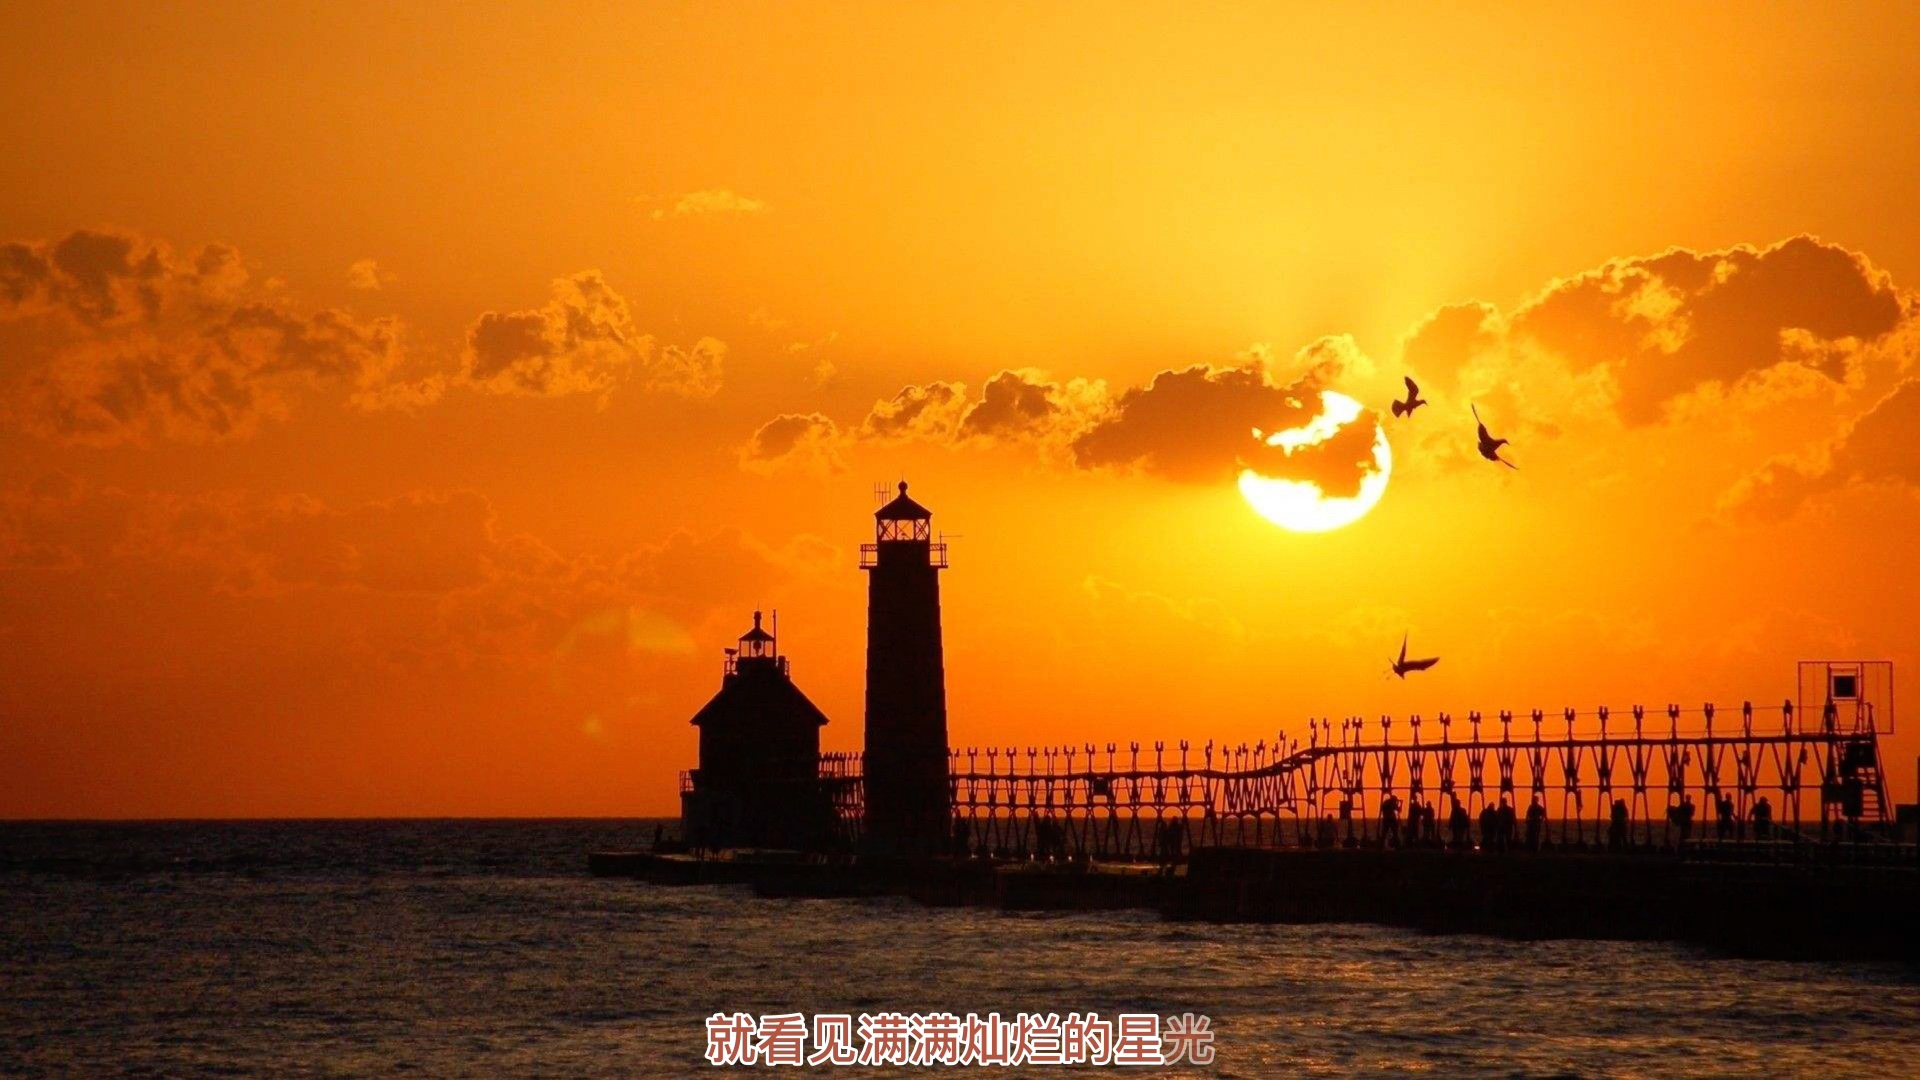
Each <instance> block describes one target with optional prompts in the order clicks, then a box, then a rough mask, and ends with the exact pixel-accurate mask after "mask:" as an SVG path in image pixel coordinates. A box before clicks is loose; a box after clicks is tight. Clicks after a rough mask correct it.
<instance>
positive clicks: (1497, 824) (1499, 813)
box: [1493, 795, 1520, 851]
mask: <svg viewBox="0 0 1920 1080" xmlns="http://www.w3.org/2000/svg"><path fill="white" fill-rule="evenodd" d="M1493 827H1494V828H1495V829H1496V830H1497V831H1498V832H1499V834H1500V835H1499V837H1498V838H1497V839H1498V841H1499V850H1501V851H1511V850H1512V849H1513V842H1514V841H1515V840H1516V839H1518V838H1519V836H1520V828H1519V819H1518V818H1516V817H1515V816H1514V812H1513V804H1512V803H1510V802H1508V801H1507V797H1506V796H1505V795H1502V796H1500V808H1499V809H1498V810H1495V811H1494V816H1493Z"/></svg>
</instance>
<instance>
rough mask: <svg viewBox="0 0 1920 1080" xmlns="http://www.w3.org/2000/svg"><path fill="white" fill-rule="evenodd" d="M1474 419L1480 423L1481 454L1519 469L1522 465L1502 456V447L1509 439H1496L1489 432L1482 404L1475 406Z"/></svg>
mask: <svg viewBox="0 0 1920 1080" xmlns="http://www.w3.org/2000/svg"><path fill="white" fill-rule="evenodd" d="M1473 420H1474V423H1477V424H1479V425H1480V456H1481V457H1483V458H1486V459H1487V460H1488V461H1497V462H1499V463H1500V464H1502V465H1505V466H1506V467H1507V468H1509V469H1518V468H1519V467H1520V466H1518V465H1515V464H1514V463H1513V462H1511V461H1508V460H1507V459H1506V458H1503V457H1501V456H1500V448H1501V447H1503V446H1505V445H1507V440H1505V439H1496V438H1494V437H1493V436H1492V435H1490V434H1488V432H1487V425H1486V422H1485V421H1483V420H1481V419H1480V406H1478V405H1475V406H1474V407H1473Z"/></svg>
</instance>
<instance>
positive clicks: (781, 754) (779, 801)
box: [680, 611, 833, 850]
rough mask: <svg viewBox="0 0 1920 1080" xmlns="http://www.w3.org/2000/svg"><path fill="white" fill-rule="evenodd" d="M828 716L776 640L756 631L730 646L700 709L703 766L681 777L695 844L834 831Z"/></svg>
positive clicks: (810, 839) (799, 843)
mask: <svg viewBox="0 0 1920 1080" xmlns="http://www.w3.org/2000/svg"><path fill="white" fill-rule="evenodd" d="M826 722H827V718H826V715H825V714H823V713H822V712H821V711H820V710H819V709H818V708H816V707H815V706H814V704H813V702H811V701H809V700H807V695H805V694H803V693H801V692H800V688H799V687H798V686H795V685H794V683H793V674H792V671H791V670H790V668H789V667H788V664H787V658H786V657H785V656H782V655H781V654H780V647H779V642H778V641H776V640H775V639H774V636H773V634H772V633H770V632H768V630H767V629H766V628H765V627H764V626H762V625H761V623H760V613H759V612H757V611H756V612H754V613H753V629H751V630H749V631H747V632H746V633H744V634H742V635H740V642H739V645H738V646H737V647H736V648H732V649H728V650H727V660H726V666H725V670H724V673H723V674H722V676H721V680H720V692H719V693H717V694H715V695H714V696H713V699H712V700H710V701H708V702H707V704H706V705H705V706H704V707H703V708H701V710H700V711H699V712H698V713H696V714H694V717H693V725H694V726H695V727H697V728H699V729H700V767H699V768H696V769H693V770H692V771H690V772H688V773H686V774H684V776H683V778H682V781H681V794H680V816H681V821H682V824H683V829H684V831H685V835H686V838H687V840H688V842H690V843H692V844H694V845H696V846H698V847H705V848H794V849H803V850H819V849H820V848H821V847H822V846H823V845H824V844H826V842H827V839H828V837H829V836H830V835H831V833H832V831H833V804H832V802H831V800H830V798H829V796H828V794H827V791H826V789H825V788H823V787H822V786H821V785H820V780H819V762H820V728H821V727H822V726H824V725H825V724H826Z"/></svg>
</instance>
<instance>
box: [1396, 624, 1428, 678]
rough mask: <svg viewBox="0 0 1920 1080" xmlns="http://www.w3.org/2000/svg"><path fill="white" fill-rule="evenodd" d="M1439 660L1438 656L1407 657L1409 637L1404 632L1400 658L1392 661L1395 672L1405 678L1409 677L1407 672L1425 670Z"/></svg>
mask: <svg viewBox="0 0 1920 1080" xmlns="http://www.w3.org/2000/svg"><path fill="white" fill-rule="evenodd" d="M1439 662H1440V658H1439V657H1437V656H1429V657H1427V658H1426V659H1425V660H1409V659H1407V637H1406V635H1405V634H1402V635H1401V636H1400V659H1398V660H1395V661H1392V663H1393V673H1394V674H1395V675H1398V676H1400V677H1401V678H1402V679H1404V678H1406V677H1407V672H1409V671H1425V670H1427V669H1428V668H1430V667H1432V666H1433V665H1435V664H1437V663H1439Z"/></svg>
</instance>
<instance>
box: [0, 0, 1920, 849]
mask: <svg viewBox="0 0 1920 1080" xmlns="http://www.w3.org/2000/svg"><path fill="white" fill-rule="evenodd" d="M1914 55H1920V18H1916V17H1915V15H1914V13H1913V11H1912V9H1911V8H1910V7H1907V6H1902V5H1865V4H1863V5H1847V6H1845V7H1844V8H1841V9H1838V10H1833V9H1830V8H1829V7H1824V6H1816V5H1808V6H1799V7H1796V6H1788V5H1766V6H1752V7H1745V8H1740V9H1728V8H1709V7H1698V8H1681V9H1679V10H1674V9H1672V8H1670V7H1667V6H1648V7H1645V8H1642V9H1634V8H1631V7H1626V6H1609V7H1606V8H1604V9H1599V8H1596V9H1592V10H1587V9H1582V10H1578V11H1571V10H1556V11H1543V10H1541V9H1540V8H1539V7H1538V6H1536V5H1515V6H1512V7H1484V8H1474V9H1472V10H1470V11H1457V10H1450V11H1447V12H1433V13H1422V12H1417V11H1414V10H1411V9H1409V8H1406V7H1403V6H1381V7H1378V8H1367V7H1362V6H1357V5H1342V6H1338V7H1326V6H1309V7H1303V8H1301V9H1299V10H1292V11H1289V10H1284V9H1280V8H1278V7H1274V6H1270V5H1249V6H1247V7H1244V8H1228V9H1218V10H1216V11H1214V12H1211V13H1204V14H1198V13H1194V12H1192V11H1189V10H1187V9H1184V8H1175V7H1172V6H1166V7H1157V8H1155V7H1129V6H1116V5H1112V4H1102V5H1088V6H1085V7H1067V6H1038V7H1037V8H1036V7H1035V6H1021V7H1015V6H1011V5H1008V6H1000V7H981V6H971V5H967V6H962V5H953V6H945V7H935V6H932V5H911V6H909V5H872V6H851V5H849V6H828V5H815V6H766V7H759V6H719V5H686V6H674V5H666V4H654V5H646V6H639V7H631V8H600V7H586V6H560V5H547V4H540V5H533V4H529V5H525V6H524V7H523V8H521V9H519V10H512V9H507V8H502V7H499V6H488V7H486V8H484V9H482V8H480V7H476V6H471V5H451V4H449V5H444V6H429V5H424V4H422V5H413V6H408V7H405V8H400V9H396V10H392V11H374V10H369V9H364V8H358V7H348V6H341V5H312V6H307V7H302V6H297V5H292V4H274V5H240V4H234V5H214V6H167V7H151V8H142V7H128V6H125V5H97V6H96V5H88V4H60V5H52V4H47V5H29V6H16V7H15V8H14V9H12V10H11V11H10V12H9V16H8V30H7V32H6V34H5V36H4V40H0V84H3V85H4V88H5V92H6V96H7V100H8V101H9V102H10V107H9V108H7V109H5V110H0V146H5V147H6V148H7V149H6V152H5V153H3V154H0V195H3V196H4V197H0V461H3V462H4V469H0V816H10V817H11V816H197V815H217V816H255V815H399V814H448V815H467V814H481V815H548V814H630V813H670V812H673V811H674V810H675V809H676V799H675V794H674V790H675V789H674V784H673V776H674V774H675V773H676V772H677V771H678V770H680V769H682V768H686V767H688V766H690V765H691V764H692V763H693V755H694V730H693V729H692V728H691V727H689V726H688V725H687V723H686V721H687V718H688V717H689V716H691V715H692V713H693V711H694V710H695V709H697V708H698V707H699V705H700V704H701V703H702V702H704V701H705V699H706V697H707V696H708V695H710V694H711V693H712V691H713V690H714V689H715V688H716V687H717V685H718V680H719V664H720V649H721V647H722V646H724V645H727V644H731V642H732V639H733V637H735V636H736V635H737V634H739V633H740V632H741V631H743V630H744V629H745V628H746V627H747V625H748V624H749V615H750V612H751V611H752V610H753V608H754V607H755V606H756V605H764V606H767V607H775V606H777V607H778V608H779V609H780V614H781V623H780V627H781V631H782V635H783V640H782V644H783V646H784V647H785V649H786V651H788V653H789V654H790V655H791V656H792V657H793V664H794V672H795V675H796V678H797V679H798V681H799V682H800V685H801V686H802V688H803V689H805V690H806V691H807V693H808V694H809V695H810V696H812V697H813V698H814V700H815V701H816V702H817V703H819V704H820V705H821V707H822V708H823V709H824V710H825V711H826V712H827V714H828V715H829V717H831V718H832V722H831V724H830V725H829V727H828V728H827V729H826V731H825V739H826V742H827V744H828V745H829V746H830V747H836V748H849V747H854V746H857V745H858V744H859V741H860V701H861V679H862V670H861V664H862V645H863V638H862V635H863V633H864V628H863V624H862V620H863V618H864V596H863V590H864V587H865V581H864V579H863V576H862V575H861V574H860V573H859V571H858V570H857V569H855V562H856V555H857V545H858V544H859V543H860V542H861V541H862V540H863V539H865V538H866V534H867V532H868V531H869V530H870V529H871V519H870V518H869V517H868V514H869V512H870V510H871V509H872V502H871V495H870V492H871V489H872V487H873V485H874V484H875V483H876V482H890V481H892V480H895V479H897V478H899V477H901V476H906V477H907V478H909V479H910V480H911V481H912V482H913V490H914V494H915V497H916V498H918V499H920V500H921V501H923V502H925V503H926V504H927V505H928V506H930V507H931V508H932V509H933V510H934V513H935V518H934V523H935V525H936V527H942V528H944V529H946V530H948V531H949V532H950V533H957V534H959V537H958V539H956V540H955V541H954V546H953V556H952V558H953V569H952V570H951V571H949V572H948V574H947V576H946V578H945V581H944V586H945V594H944V598H943V599H944V602H945V614H946V641H947V670H948V691H949V699H950V705H951V712H952V720H951V728H952V731H953V736H954V739H955V741H956V743H958V744H966V743H972V742H982V741H993V742H997V743H1001V744H1007V743H1014V742H1027V741H1037V742H1058V741H1063V740H1069V739H1070V740H1075V741H1079V740H1089V739H1091V740H1099V741H1105V740H1107V739H1109V738H1112V739H1119V740H1125V739H1128V738H1136V737H1137V738H1142V739H1152V738H1155V737H1164V738H1168V739H1173V738H1178V737H1181V736H1189V737H1192V738H1195V739H1205V738H1209V737H1212V738H1224V739H1232V740H1234V741H1236V742H1237V741H1240V740H1248V741H1251V740H1253V739H1256V738H1260V737H1263V736H1266V737H1270V736H1271V735H1272V734H1273V732H1274V731H1275V729H1277V728H1281V727H1290V728H1292V729H1294V730H1295V732H1296V733H1297V731H1298V729H1299V728H1300V727H1301V726H1303V722H1304V718H1305V717H1306V716H1307V715H1309V714H1315V715H1321V714H1331V715H1336V716H1337V715H1345V714H1348V713H1366V714H1370V715H1374V714H1379V713H1385V712H1391V713H1395V714H1401V713H1405V712H1409V711H1422V712H1426V713H1429V714H1431V713H1433V712H1437V711H1440V710H1442V709H1448V710H1454V711H1465V710H1466V709H1469V708H1483V709H1497V708H1501V707H1513V708H1530V707H1533V706H1536V705H1537V706H1540V707H1544V708H1550V709H1558V708H1559V707H1560V706H1562V705H1565V704H1575V705H1582V706H1588V705H1592V704H1598V703H1601V702H1609V703H1613V704H1615V705H1625V704H1630V703H1632V702H1634V701H1641V702H1645V703H1647V704H1649V705H1663V704H1664V703H1666V702H1667V701H1669V700H1679V701H1682V702H1685V703H1689V704H1697V703H1698V702H1699V701H1701V700H1704V699H1708V698H1711V699H1713V700H1716V701H1718V702H1721V703H1732V702H1737V701H1738V700H1740V699H1741V698H1743V697H1752V698H1755V699H1756V700H1762V701H1777V700H1778V699H1779V698H1781V697H1783V696H1785V695H1786V694H1788V693H1789V692H1791V690H1792V686H1793V671H1792V663H1793V661H1795V660H1797V659H1799V658H1801V657H1807V656H1827V655H1834V656H1846V657H1872V658H1885V659H1890V660H1893V661H1894V662H1895V664H1896V670H1897V671H1898V672H1899V676H1898V687H1899V690H1898V693H1899V695H1900V697H1901V698H1902V699H1903V700H1915V699H1914V697H1913V694H1914V692H1915V690H1917V689H1920V687H1917V686H1916V685H1915V683H1914V681H1913V680H1914V673H1915V672H1916V671H1920V636H1917V635H1916V632H1915V630H1914V629H1913V625H1912V623H1911V620H1910V617H1909V611H1908V609H1909V608H1910V607H1911V604H1912V598H1913V596H1914V595H1915V593H1916V586H1920V556H1916V555H1915V554H1913V548H1914V545H1913V544H1912V541H1911V537H1912V536H1914V535H1916V532H1920V498H1917V497H1916V490H1920V436H1916V435H1915V434H1914V432H1916V431H1920V382H1916V381H1910V380H1917V379H1920V372H1917V371H1915V370H1914V359H1915V356H1916V351H1917V350H1920V298H1917V297H1916V294H1915V293H1914V292H1913V289H1914V287H1915V283H1916V282H1920V230H1916V229H1915V228H1914V227H1913V209H1912V197H1913V185H1912V178H1913V177H1914V176H1916V175H1920V142H1916V140H1914V139H1913V138H1912V133H1913V132H1914V131H1916V130H1920V74H1916V69H1915V67H1914V65H1913V64H1912V63H1911V58H1912V57H1913V56H1914ZM1407 372H1411V373H1413V374H1415V376H1416V377H1417V378H1419V379H1420V381H1421V383H1422V385H1423V387H1425V388H1426V396H1427V397H1428V398H1429V399H1430V400H1431V401H1432V405H1431V406H1430V407H1428V408H1426V409H1423V410H1421V411H1420V412H1419V413H1418V414H1416V416H1415V417H1414V418H1413V419H1411V420H1399V419H1393V418H1384V419H1383V420H1381V421H1380V422H1382V423H1384V424H1385V425H1386V431H1387V434H1388V437H1389V439H1390V441H1391V443H1392V446H1393V453H1394V461H1395V468H1394V472H1393V475H1392V479H1391V483H1390V485H1389V487H1388V490H1387V493H1386V496H1385V499H1384V500H1383V501H1382V503H1381V504H1380V505H1379V507H1378V508H1377V509H1376V510H1374V512H1373V513H1371V514H1370V515H1369V516H1367V517H1366V518H1364V519H1363V520H1361V521H1360V522H1358V523H1357V524H1354V525H1352V526H1350V527H1347V528H1344V529H1340V530H1337V531H1334V532H1329V533H1325V534H1320V535H1299V534H1293V533H1288V532H1285V531H1282V530H1280V529H1278V528H1276V527H1274V526H1273V525H1271V524H1269V523H1268V522H1266V521H1265V520H1263V519H1262V518H1260V517H1258V516H1256V515H1255V514H1253V513H1252V512H1251V511H1250V510H1249V509H1248V507H1247V505H1246V504H1245V502H1244V501H1243V500H1242V499H1241V497H1240V495H1239V493H1238V492H1237V491H1236V490H1235V487H1234V474H1235V472H1236V467H1237V466H1236V461H1237V458H1236V454H1237V453H1240V452H1242V451H1243V450H1244V447H1245V445H1246V443H1245V441H1244V436H1246V435H1247V432H1246V430H1245V429H1246V428H1247V427H1248V426H1249V425H1248V424H1247V420H1248V419H1249V418H1256V419H1257V418H1259V417H1263V416H1267V415H1270V414H1271V415H1273V416H1274V419H1273V420H1271V421H1265V422H1263V424H1262V425H1260V426H1265V427H1267V428H1268V429H1271V428H1273V427H1276V426H1285V424H1286V423H1289V422H1292V420H1295V419H1298V416H1297V415H1296V413H1297V410H1293V409H1292V407H1290V406H1288V405H1287V404H1286V401H1287V398H1289V397H1294V398H1295V399H1296V400H1299V397H1298V395H1301V394H1304V393H1307V392H1308V391H1309V390H1312V389H1317V388H1330V389H1338V390H1341V391H1344V392H1346V393H1348V394H1351V395H1352V396H1354V397H1356V398H1358V399H1360V400H1361V401H1362V402H1364V403H1366V404H1367V405H1368V406H1369V407H1370V408H1372V409H1374V410H1380V411H1384V409H1385V406H1386V403H1387V402H1388V401H1390V400H1391V399H1392V398H1393V397H1394V396H1395V395H1396V394H1397V393H1398V391H1399V380H1400V376H1401V375H1402V374H1403V373H1407ZM1161 373H1167V374H1165V375H1161ZM1156 376H1160V378H1159V381H1158V382H1155V379H1156ZM903 388H906V389H905V390H903ZM1309 400H1311V399H1310V398H1309ZM1469 402H1477V403H1478V404H1479V406H1480V408H1481V411H1482V412H1483V413H1484V414H1486V415H1487V417H1488V420H1489V423H1490V426H1492V427H1494V428H1495V430H1496V431H1497V432H1498V433H1499V434H1502V435H1506V436H1508V437H1510V438H1512V439H1513V444H1512V445H1511V446H1510V447H1509V448H1508V451H1509V453H1510V456H1511V457H1512V458H1513V460H1514V461H1515V462H1516V463H1517V464H1518V465H1519V469H1518V470H1517V471H1509V470H1506V469H1501V468H1499V467H1498V466H1494V465H1490V464H1488V463H1486V462H1482V461H1480V460H1479V459H1478V458H1477V457H1476V456H1474V455H1473V452H1472V435H1473V427H1472V418H1471V416H1470V414H1469V412H1468V404H1469ZM1367 422H1368V423H1373V422H1374V420H1373V419H1372V418H1371V417H1369V418H1368V421H1367ZM1302 467H1308V466H1306V465H1303V466H1302ZM1310 467H1311V468H1312V469H1313V470H1314V472H1313V475H1314V476H1315V478H1316V479H1318V480H1319V481H1320V482H1322V483H1323V484H1325V485H1327V486H1328V487H1329V488H1332V487H1335V486H1338V485H1339V484H1342V483H1345V484H1347V485H1348V486H1349V487H1350V486H1351V484H1352V482H1353V481H1354V480H1355V479H1356V477H1355V475H1354V474H1353V472H1352V469H1353V463H1352V461H1351V459H1350V458H1349V459H1341V458H1338V457H1329V458H1326V459H1325V460H1321V461H1318V462H1316V463H1313V464H1312V465H1311V466H1310ZM1343 468H1344V469H1345V470H1346V472H1345V474H1343V473H1342V470H1343ZM1402 632H1411V634H1412V636H1413V639H1414V641H1415V652H1421V651H1423V650H1425V651H1429V652H1431V653H1437V654H1439V655H1441V656H1442V657H1443V660H1442V662H1441V664H1440V665H1439V666H1438V667H1436V668H1435V669H1433V670H1432V671H1430V672H1426V673H1423V675H1421V676H1419V677H1417V678H1415V679H1410V680H1408V681H1407V682H1405V683H1401V682H1398V681H1388V680H1386V679H1383V677H1382V672H1383V669H1384V667H1385V661H1386V659H1387V657H1388V656H1389V655H1391V654H1392V653H1393V652H1394V651H1396V650H1397V648H1398V643H1399V639H1400V636H1401V634H1402ZM1723 707H1724V704H1723ZM1916 749H1920V741H1917V740H1916V737H1915V736H1914V735H1913V734H1912V732H1911V730H1903V731H1901V732H1900V733H1899V734H1898V735H1896V736H1895V739H1894V741H1893V743H1892V746H1891V748H1890V750H1889V757H1890V759H1891V760H1890V764H1891V766H1892V769H1893V777H1894V783H1895V796H1896V798H1897V799H1898V800H1899V801H1910V800H1911V799H1912V797H1913V794H1912V792H1913V782H1914V777H1913V758H1914V755H1915V752H1916Z"/></svg>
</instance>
